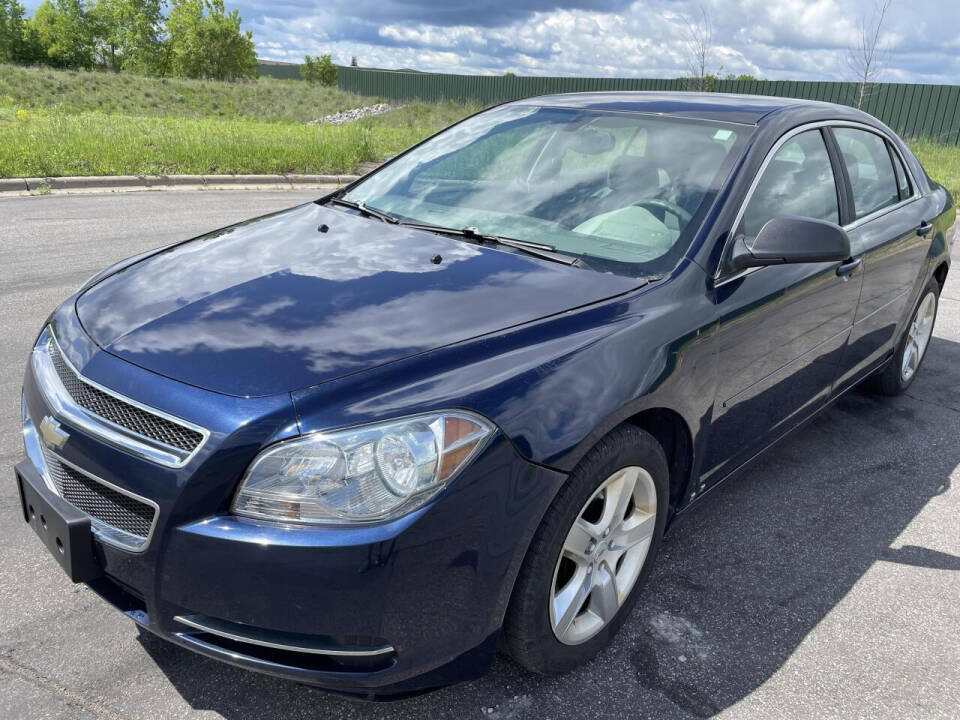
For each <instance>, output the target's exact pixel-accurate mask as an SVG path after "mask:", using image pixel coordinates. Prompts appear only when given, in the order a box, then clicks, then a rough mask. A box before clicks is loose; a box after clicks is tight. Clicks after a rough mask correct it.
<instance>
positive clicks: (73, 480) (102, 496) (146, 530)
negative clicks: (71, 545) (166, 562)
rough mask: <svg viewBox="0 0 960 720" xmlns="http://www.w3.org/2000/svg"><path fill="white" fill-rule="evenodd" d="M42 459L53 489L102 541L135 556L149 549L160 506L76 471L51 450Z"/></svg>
mask: <svg viewBox="0 0 960 720" xmlns="http://www.w3.org/2000/svg"><path fill="white" fill-rule="evenodd" d="M43 455H44V459H45V460H46V465H47V474H48V478H47V479H48V480H49V483H50V484H51V485H52V486H53V489H54V490H55V491H56V493H57V494H58V495H59V496H60V497H62V498H63V499H64V500H66V501H67V502H68V503H70V504H71V505H73V506H74V507H75V508H77V510H80V511H81V512H83V513H86V514H87V515H88V516H89V517H90V521H91V525H92V527H93V531H94V533H95V534H96V535H97V536H98V537H99V538H100V539H101V540H103V541H104V542H105V543H108V544H110V545H114V546H116V547H120V548H122V549H124V550H130V551H132V552H143V551H144V550H146V549H147V546H148V545H149V544H150V540H151V539H152V538H153V532H154V530H155V529H156V527H157V520H158V519H159V516H160V507H159V506H158V505H157V503H155V502H154V501H153V500H150V499H149V498H145V497H143V496H141V495H137V494H136V493H132V492H130V491H129V490H125V489H124V488H122V487H118V486H117V485H114V484H113V483H110V482H107V481H106V480H104V479H103V478H100V477H97V476H96V475H93V474H92V473H89V472H87V471H86V470H84V469H83V468H80V467H77V466H76V465H74V464H73V463H71V462H69V461H67V460H64V459H63V458H62V457H61V456H60V455H58V454H56V453H54V452H53V451H52V450H49V449H48V448H43ZM121 525H123V526H125V527H121Z"/></svg>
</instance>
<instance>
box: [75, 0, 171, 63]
mask: <svg viewBox="0 0 960 720" xmlns="http://www.w3.org/2000/svg"><path fill="white" fill-rule="evenodd" d="M162 4H163V0H97V3H96V5H94V6H93V7H92V8H91V10H90V11H89V13H88V15H89V16H90V18H91V24H92V28H93V37H94V53H95V55H96V58H97V61H98V64H100V65H103V66H104V67H107V68H109V69H110V70H130V71H133V72H139V73H145V74H159V73H160V71H161V69H162V67H161V66H162V60H163V42H162V41H161V38H160V33H161V29H162V26H163V13H162V10H161V5H162Z"/></svg>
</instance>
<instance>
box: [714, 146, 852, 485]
mask: <svg viewBox="0 0 960 720" xmlns="http://www.w3.org/2000/svg"><path fill="white" fill-rule="evenodd" d="M841 187H842V185H841ZM837 190H838V182H837V180H836V178H835V174H834V162H833V161H832V160H831V157H830V155H829V153H828V151H827V146H826V143H825V137H824V135H823V131H822V130H821V129H812V130H806V131H803V132H801V133H799V134H796V135H793V136H788V137H787V139H786V140H782V141H781V142H780V143H779V146H778V147H777V148H776V149H775V150H774V151H773V154H772V156H771V157H770V159H769V161H768V162H767V164H766V166H765V168H764V169H763V171H762V174H761V176H760V178H759V180H758V181H757V184H756V186H755V188H754V189H753V191H752V194H751V195H750V197H749V199H748V201H747V204H746V207H745V210H744V213H743V217H742V219H741V220H740V222H739V223H738V225H737V227H736V228H735V235H736V234H741V233H742V234H744V235H746V236H747V237H752V236H755V235H756V234H757V233H758V232H759V231H760V228H761V227H763V225H764V224H765V223H766V222H767V221H768V220H770V219H772V218H774V217H777V216H780V215H798V216H802V217H810V218H816V219H821V220H829V221H831V222H835V223H839V222H840V200H839V197H840V196H839V195H838V191H837ZM796 241H797V242H798V243H802V242H803V238H802V237H798V238H797V239H796ZM839 266H840V263H836V262H833V263H805V264H795V265H793V264H791V265H771V266H767V267H763V268H759V269H757V270H753V271H748V272H746V273H744V274H742V275H741V276H739V277H738V276H736V275H732V276H729V277H727V278H724V276H723V275H722V274H721V276H720V278H719V280H718V283H717V286H716V290H715V292H716V298H715V300H716V303H717V306H718V309H719V313H718V328H717V335H716V336H715V342H716V343H717V347H718V350H717V355H716V358H717V395H716V400H715V404H714V412H713V422H712V428H711V435H710V439H709V442H708V447H707V449H706V451H705V454H704V463H703V464H702V466H701V472H702V480H701V483H702V485H703V486H704V487H705V486H708V485H711V484H713V483H714V482H717V481H719V480H721V479H722V478H723V477H725V476H726V475H727V474H728V473H729V472H731V471H733V470H734V469H736V468H737V467H738V466H739V465H740V464H742V463H743V462H745V461H746V460H748V459H749V458H750V457H751V456H752V455H754V454H756V453H758V452H760V451H761V450H762V449H763V448H764V447H766V446H767V445H768V444H769V443H771V442H773V441H774V440H776V439H777V438H778V437H780V436H781V435H783V434H785V433H786V432H788V431H789V430H790V429H792V428H794V427H795V426H796V425H797V424H799V423H800V422H802V421H803V420H804V419H806V418H807V417H809V416H810V415H811V414H812V413H813V412H815V411H816V410H818V409H820V408H821V407H822V406H823V405H824V403H826V401H827V398H828V397H829V395H830V390H831V388H832V386H833V384H834V382H835V381H836V379H837V377H838V376H839V375H840V373H841V368H840V363H841V362H842V358H843V351H844V345H845V343H846V341H847V337H848V335H849V334H850V328H851V326H852V325H853V320H854V316H855V313H856V310H857V301H858V299H859V295H860V284H861V280H862V278H863V273H862V272H861V271H860V270H859V269H855V270H854V271H853V272H852V273H849V274H838V273H837V268H838V267H839Z"/></svg>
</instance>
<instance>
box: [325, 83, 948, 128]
mask: <svg viewBox="0 0 960 720" xmlns="http://www.w3.org/2000/svg"><path fill="white" fill-rule="evenodd" d="M339 85H340V88H341V89H342V90H349V91H351V92H355V93H359V94H360V95H371V96H375V97H379V98H384V99H387V100H414V99H419V100H424V101H426V102H441V101H444V100H454V101H457V102H465V101H474V102H479V103H481V104H483V105H492V104H494V103H499V102H504V101H507V100H516V99H518V98H523V97H531V96H534V95H545V94H548V93H559V92H588V91H591V90H661V91H682V90H687V89H688V83H687V82H686V81H684V80H650V79H642V78H581V77H504V76H494V75H445V74H436V73H415V72H403V71H392V70H365V69H362V68H354V67H341V68H339ZM857 89H858V86H857V84H856V83H843V82H797V81H788V80H784V81H778V80H750V81H748V80H719V81H717V82H716V84H715V87H714V90H715V91H716V92H725V93H743V94H747V95H775V96H778V97H792V98H805V99H808V100H825V101H827V102H834V103H840V104H843V105H855V104H856V99H857ZM863 109H864V110H865V111H866V112H868V113H870V114H871V115H873V116H875V117H877V118H879V119H880V120H881V121H883V122H884V123H886V124H887V125H889V126H890V127H892V128H893V129H894V130H895V131H897V132H898V133H899V134H901V135H902V136H904V137H908V138H921V137H922V138H929V139H931V140H935V141H937V142H940V143H944V144H947V145H960V85H910V84H903V83H881V84H877V85H872V86H871V87H870V90H869V92H868V94H867V97H866V99H865V101H864V104H863Z"/></svg>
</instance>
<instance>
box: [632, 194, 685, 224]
mask: <svg viewBox="0 0 960 720" xmlns="http://www.w3.org/2000/svg"><path fill="white" fill-rule="evenodd" d="M634 206H636V207H642V208H645V209H647V210H651V209H652V210H660V211H662V212H668V213H670V214H671V215H673V216H675V217H676V218H677V219H678V220H679V221H680V224H681V225H686V224H687V223H688V222H690V221H691V220H692V219H693V215H691V214H690V213H689V212H687V211H686V210H685V209H684V208H682V207H680V206H679V205H677V204H676V203H672V202H670V201H669V200H660V199H657V198H651V199H649V200H641V201H640V202H636V203H634Z"/></svg>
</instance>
